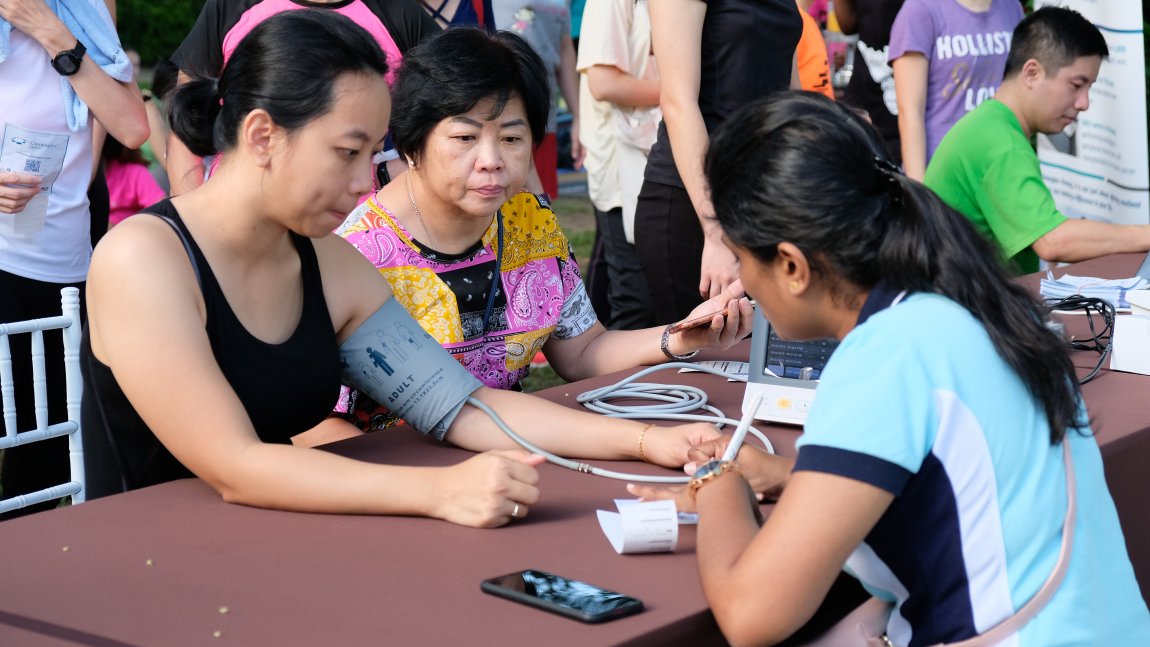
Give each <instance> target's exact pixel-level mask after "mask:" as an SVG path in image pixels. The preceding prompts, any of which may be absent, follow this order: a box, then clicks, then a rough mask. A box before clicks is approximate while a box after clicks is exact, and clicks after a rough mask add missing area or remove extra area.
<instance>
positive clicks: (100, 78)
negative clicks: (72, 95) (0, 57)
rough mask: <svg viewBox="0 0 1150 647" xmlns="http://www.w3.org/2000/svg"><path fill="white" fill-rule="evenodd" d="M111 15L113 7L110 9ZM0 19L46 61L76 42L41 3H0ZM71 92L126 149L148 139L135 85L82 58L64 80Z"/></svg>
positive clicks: (37, 0)
mask: <svg viewBox="0 0 1150 647" xmlns="http://www.w3.org/2000/svg"><path fill="white" fill-rule="evenodd" d="M110 10H111V11H112V12H113V15H114V11H115V4H114V3H113V4H111V5H110ZM0 17H3V18H4V19H5V20H7V21H8V22H10V23H11V24H12V27H13V28H15V29H18V30H20V31H22V32H24V33H26V34H28V35H29V36H31V37H32V38H34V39H35V40H36V42H38V43H39V44H40V46H41V47H43V48H44V51H45V52H46V53H47V54H48V56H49V57H54V56H56V54H57V53H59V52H62V51H64V50H68V49H72V48H73V47H75V46H76V42H77V38H76V36H75V35H74V34H73V33H72V32H71V31H70V30H69V29H68V27H67V26H66V25H65V24H64V22H63V21H61V20H60V18H59V17H58V16H57V15H56V14H54V13H52V11H51V10H50V9H49V8H48V6H47V5H46V4H44V0H0ZM68 82H69V83H71V84H72V88H73V89H74V90H75V91H76V94H77V96H79V97H80V99H82V100H83V101H84V103H85V104H87V106H88V109H89V110H91V111H92V115H93V116H94V117H95V118H96V120H97V121H99V122H100V123H101V124H103V126H104V128H106V129H107V130H108V133H109V134H111V135H112V136H113V137H115V138H116V139H117V140H119V141H120V143H122V144H124V145H125V146H127V147H129V148H139V147H140V146H141V145H143V143H144V141H146V140H147V138H148V119H147V116H146V115H145V114H144V102H143V100H142V99H141V97H140V91H139V89H138V88H137V87H136V84H135V81H134V80H133V81H127V82H123V83H122V82H120V81H117V80H116V79H113V78H112V77H110V76H108V74H107V72H105V71H104V70H102V69H101V68H100V66H99V65H97V64H96V62H95V61H93V60H92V57H91V56H89V55H87V54H85V55H84V60H83V62H82V63H81V64H80V69H79V71H77V72H76V73H75V74H73V75H72V76H70V77H68Z"/></svg>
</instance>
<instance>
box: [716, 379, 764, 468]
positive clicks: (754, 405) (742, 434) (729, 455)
mask: <svg viewBox="0 0 1150 647" xmlns="http://www.w3.org/2000/svg"><path fill="white" fill-rule="evenodd" d="M762 404H763V394H762V393H756V394H755V396H754V397H753V398H751V406H749V407H747V410H746V411H744V412H743V417H742V418H741V419H740V420H739V424H738V426H737V427H735V435H733V436H731V442H730V443H728V444H727V451H725V452H723V458H722V459H721V460H723V461H733V460H735V457H736V456H738V455H739V448H740V447H742V446H743V440H745V439H746V437H747V430H748V429H750V428H751V421H752V420H754V419H755V414H756V413H758V411H759V406H760V405H762Z"/></svg>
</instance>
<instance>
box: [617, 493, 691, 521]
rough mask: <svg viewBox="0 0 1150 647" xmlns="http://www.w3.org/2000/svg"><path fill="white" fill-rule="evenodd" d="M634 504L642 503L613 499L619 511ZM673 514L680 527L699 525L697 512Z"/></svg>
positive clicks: (634, 500)
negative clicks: (677, 518)
mask: <svg viewBox="0 0 1150 647" xmlns="http://www.w3.org/2000/svg"><path fill="white" fill-rule="evenodd" d="M636 503H642V501H641V500H640V499H615V507H616V508H620V509H622V508H623V506H627V505H635V504H636ZM675 514H676V515H677V516H678V517H679V525H680V526H693V525H695V524H697V523H699V513H698V512H682V511H677V512H676V513H675Z"/></svg>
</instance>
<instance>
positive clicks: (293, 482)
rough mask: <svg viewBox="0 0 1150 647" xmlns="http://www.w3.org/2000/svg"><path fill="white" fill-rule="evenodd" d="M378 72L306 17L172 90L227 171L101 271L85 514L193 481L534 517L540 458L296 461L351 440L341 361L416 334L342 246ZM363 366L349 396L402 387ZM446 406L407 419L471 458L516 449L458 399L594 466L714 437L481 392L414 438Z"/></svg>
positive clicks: (93, 329) (453, 517)
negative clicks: (341, 405)
mask: <svg viewBox="0 0 1150 647" xmlns="http://www.w3.org/2000/svg"><path fill="white" fill-rule="evenodd" d="M289 52H290V55H287V54H288V53H289ZM317 71H319V72H317ZM385 72H386V63H385V59H384V57H383V54H382V53H381V52H380V50H379V48H378V46H377V45H376V44H375V42H374V41H373V40H372V39H371V37H370V36H368V35H367V33H366V32H364V31H362V30H361V29H359V28H358V27H356V26H355V25H354V24H353V23H351V22H350V21H349V20H348V19H347V18H344V17H343V16H340V15H338V14H335V13H333V12H326V11H313V10H306V9H305V10H300V11H291V12H286V13H282V14H279V15H276V16H273V17H271V18H269V19H268V20H267V21H265V22H263V23H261V24H260V25H258V26H257V27H256V28H255V29H253V30H252V32H251V34H249V35H248V36H247V37H246V38H245V39H244V40H243V41H242V42H241V43H240V45H239V46H238V48H237V49H236V50H235V52H234V54H233V56H232V58H231V60H230V61H229V63H228V65H227V66H226V67H225V68H224V71H223V75H222V77H221V78H220V80H219V81H218V83H217V82H215V81H212V80H195V81H192V82H190V83H187V84H185V85H183V86H181V88H180V89H179V90H177V92H176V94H175V96H174V97H173V99H172V101H171V104H172V105H171V115H172V117H171V118H172V126H173V132H174V133H175V134H176V135H177V136H178V137H180V139H181V140H183V141H184V143H185V144H187V145H188V147H189V149H190V150H191V151H192V152H194V153H196V154H199V155H208V154H213V153H217V152H219V153H220V155H221V160H222V161H221V163H220V165H219V168H218V170H217V171H216V172H215V173H214V174H213V175H212V177H211V178H209V179H208V180H207V181H206V182H205V183H204V184H203V185H202V186H201V187H200V188H198V189H196V190H194V191H192V192H190V193H187V194H185V195H181V196H179V197H176V198H173V199H172V200H170V201H165V202H162V203H160V204H157V205H154V206H153V207H151V208H149V209H148V210H147V212H146V213H145V214H141V215H138V216H133V217H132V218H129V219H127V220H125V221H124V222H123V223H121V224H120V225H118V226H117V227H116V228H115V229H114V230H112V231H111V232H110V233H109V234H108V235H107V236H106V237H105V238H104V240H103V241H102V242H101V244H100V245H99V247H98V248H97V250H96V251H95V252H94V254H93V259H92V267H91V271H90V274H89V280H88V291H89V292H88V294H89V327H88V330H87V331H86V335H85V339H84V344H83V349H82V363H83V367H84V371H85V378H86V380H85V394H84V400H83V418H84V421H83V422H84V424H83V434H84V442H85V445H86V450H87V451H86V456H85V464H86V467H87V478H88V488H89V492H88V496H89V498H95V497H98V496H102V495H106V494H111V493H115V492H121V491H125V490H130V489H134V488H138V487H142V486H145V485H150V484H155V483H162V482H165V481H170V480H172V479H176V478H180V477H185V476H191V475H195V476H199V477H200V478H202V479H204V480H205V481H206V482H207V483H208V484H210V485H211V486H212V487H214V488H215V489H216V490H217V491H218V492H220V494H221V495H222V496H223V497H224V498H225V499H227V500H229V501H234V502H240V503H245V504H248V505H255V506H263V507H272V508H281V509H290V510H301V511H314V512H347V513H377V514H415V515H427V516H434V517H438V518H443V519H446V520H449V521H452V522H455V523H460V524H465V525H473V526H483V527H490V526H496V525H501V524H504V523H506V522H508V521H509V520H510V519H511V518H512V517H522V516H524V515H525V514H526V513H527V511H528V506H530V505H532V504H534V503H535V502H536V500H537V499H538V497H539V491H538V489H537V488H536V487H535V486H534V485H533V484H534V483H535V482H536V480H537V478H538V477H537V475H536V474H535V470H534V466H535V465H537V464H538V463H539V462H541V460H542V459H541V457H537V456H531V455H530V454H527V453H526V452H522V451H503V452H488V453H485V454H481V455H479V456H476V457H474V458H471V459H469V460H467V461H464V462H463V463H460V464H458V465H455V466H451V467H446V468H395V467H392V466H387V465H378V464H372V463H365V462H362V461H356V460H353V459H349V458H345V457H341V456H336V455H334V454H331V453H328V452H321V451H317V450H315V449H311V448H308V447H303V446H294V445H292V444H291V441H292V439H293V437H295V436H297V434H300V433H301V432H305V431H308V430H311V429H313V428H316V427H317V425H319V426H320V427H323V428H328V429H332V428H334V429H336V430H337V433H338V434H345V433H352V432H354V431H355V430H354V429H353V428H351V426H350V425H349V424H347V423H345V422H343V421H341V420H338V419H327V420H325V417H326V416H327V415H328V414H329V412H330V411H331V409H332V406H333V405H334V404H335V402H336V398H337V396H338V391H339V382H340V376H341V373H343V374H347V375H349V376H351V377H356V375H355V372H354V371H351V370H349V366H350V365H345V364H343V363H342V360H341V352H342V351H341V346H343V347H344V350H345V351H346V350H347V349H348V348H350V345H349V344H347V343H345V342H346V341H347V340H348V339H349V338H351V337H352V336H353V334H354V333H356V331H357V330H358V329H359V328H360V327H361V325H363V324H364V322H366V321H368V320H369V318H370V319H372V321H377V320H378V319H379V317H380V316H381V314H383V316H388V317H393V318H392V319H388V320H387V324H388V329H389V330H390V329H391V327H392V324H396V325H399V324H401V323H403V322H404V321H407V322H411V323H412V325H415V324H414V322H413V321H412V320H411V319H410V317H409V316H407V315H406V313H405V312H403V311H402V310H401V309H400V310H399V314H395V315H392V314H387V313H391V312H394V308H395V306H394V305H390V304H389V305H388V307H385V304H388V301H389V299H390V296H391V294H390V290H389V288H388V285H387V282H386V281H385V280H384V279H383V278H382V277H381V276H380V275H379V273H378V272H377V271H376V269H375V268H374V267H373V266H372V265H371V264H370V263H369V262H368V261H366V260H365V259H364V258H363V257H362V256H361V255H360V254H359V252H357V251H356V250H355V249H354V248H352V247H351V246H349V245H347V244H346V243H345V242H343V241H342V240H340V239H339V238H337V237H335V236H334V235H332V234H331V231H332V230H333V229H334V228H335V227H336V226H338V225H339V224H340V223H341V221H342V220H343V219H344V217H345V216H346V214H347V213H348V212H349V211H351V210H352V209H353V208H354V207H355V204H356V202H357V200H358V199H359V198H360V197H361V196H363V195H364V194H366V193H368V192H369V191H370V190H371V188H372V187H371V173H372V169H371V157H372V153H373V151H375V150H378V149H379V148H380V147H381V146H382V143H383V139H384V136H385V134H386V132H387V126H388V113H389V107H390V105H389V104H390V100H389V96H388V89H387V85H386V83H385V82H384V73H385ZM336 97H338V100H336ZM496 172H498V169H497V168H496ZM325 278H326V279H327V280H325ZM392 303H394V302H392ZM365 328H366V327H365ZM380 335H381V336H380V340H381V341H382V340H383V339H384V337H385V336H386V335H384V333H382V332H381V333H380ZM409 337H410V336H409ZM356 339H361V337H357V338H356ZM408 341H409V342H411V343H412V344H413V346H414V345H417V342H416V341H415V340H414V339H411V338H409V339H408ZM372 343H373V344H374V343H375V342H374V341H372ZM376 346H380V345H379V344H376ZM367 351H368V354H369V355H371V354H372V353H375V356H373V357H377V359H378V361H377V362H376V367H375V368H372V367H368V371H366V372H364V375H363V379H364V380H366V381H365V382H362V383H361V382H356V383H355V386H357V387H358V388H365V389H366V388H369V387H370V381H371V380H372V379H376V380H378V379H379V378H380V375H382V374H383V373H388V375H390V373H391V372H394V367H393V366H391V365H390V364H388V363H387V362H386V360H385V358H384V357H383V356H382V355H380V354H379V353H376V351H375V350H373V349H372V348H370V347H369V348H368V349H367ZM428 352H430V353H431V354H430V355H425V356H423V357H424V359H425V360H427V361H430V362H431V363H432V364H434V365H436V366H445V369H444V370H445V371H447V372H448V373H450V372H451V371H458V372H461V373H463V374H464V375H467V377H468V379H471V378H470V375H469V374H467V373H466V371H465V369H463V368H462V367H461V366H459V364H458V363H457V362H455V361H454V360H451V359H450V357H449V356H447V354H446V352H444V351H443V350H442V349H441V348H440V347H439V346H438V345H435V344H432V345H431V347H430V350H429V351H428ZM345 357H346V353H345ZM373 361H374V360H373ZM357 368H359V370H363V369H362V367H357ZM370 370H376V371H377V373H376V374H374V375H373V374H370ZM449 377H450V376H449ZM353 381H354V380H353ZM436 388H437V389H439V388H440V387H436ZM440 393H441V390H440V391H437V392H436V393H434V394H432V395H431V396H430V397H427V398H425V400H421V401H420V402H419V403H418V404H416V405H413V408H412V409H410V410H409V413H410V415H409V416H407V419H408V420H409V421H412V422H413V424H414V426H416V427H417V428H418V429H419V430H420V431H422V432H424V433H429V432H434V433H435V434H436V436H437V437H439V438H441V439H444V438H445V439H446V440H449V441H451V442H453V443H455V444H457V445H460V446H462V447H467V448H470V449H474V450H489V449H496V448H506V447H513V444H512V443H511V441H510V440H509V439H508V438H506V437H505V436H504V435H503V434H502V432H500V431H499V430H498V429H497V428H496V427H495V426H494V424H493V423H492V422H491V421H490V420H489V419H488V418H487V416H486V415H485V414H483V413H482V412H480V411H479V410H478V409H475V408H472V407H468V406H463V399H465V398H466V397H467V395H468V393H469V394H470V395H471V397H473V398H476V399H479V400H482V401H483V402H485V403H487V404H488V405H490V406H491V407H493V408H494V409H495V410H497V411H498V412H499V413H500V414H501V415H502V417H503V418H504V419H505V420H506V421H507V422H508V424H510V425H511V427H512V428H515V429H517V430H519V431H520V432H521V433H522V434H523V435H524V436H525V437H527V438H528V439H530V440H531V441H532V442H534V443H536V444H538V445H540V446H542V447H544V448H547V449H549V450H551V451H554V452H559V453H564V454H573V455H579V456H581V457H584V458H608V459H620V458H641V457H646V458H647V459H648V460H651V461H653V462H657V463H659V464H663V465H667V466H674V467H677V466H681V465H683V464H684V463H686V462H687V455H686V454H687V450H688V449H689V448H690V447H691V445H692V444H696V443H699V442H702V441H705V440H709V439H713V438H715V437H716V436H717V435H718V434H717V432H716V431H715V430H714V428H713V427H711V426H710V425H706V424H701V423H700V424H694V425H683V426H680V427H677V428H649V426H648V425H643V424H641V423H638V422H635V421H625V420H613V419H607V418H601V417H598V416H592V415H591V414H587V413H584V412H579V411H574V410H571V409H567V408H565V407H560V406H558V405H555V404H552V403H549V402H546V401H544V400H542V399H539V398H536V397H533V396H528V395H524V394H522V393H514V392H497V391H492V390H490V389H485V388H480V389H478V390H468V393H465V394H464V395H463V398H460V399H459V401H458V406H456V407H455V408H454V409H453V411H452V412H451V413H450V415H448V416H445V417H443V418H440V419H436V420H438V422H435V424H423V425H422V426H421V425H420V424H419V422H418V421H420V420H425V419H426V416H424V415H423V412H424V411H426V410H428V409H430V408H431V407H432V404H429V403H428V402H426V401H430V400H435V399H437V398H439V394H440ZM540 421H545V422H546V427H542V426H540ZM644 442H645V444H641V443H644Z"/></svg>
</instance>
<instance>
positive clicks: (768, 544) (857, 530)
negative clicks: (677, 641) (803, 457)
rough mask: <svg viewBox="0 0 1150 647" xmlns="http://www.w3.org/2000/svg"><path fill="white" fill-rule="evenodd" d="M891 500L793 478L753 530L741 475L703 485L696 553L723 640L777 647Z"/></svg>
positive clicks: (855, 484) (854, 485)
mask: <svg viewBox="0 0 1150 647" xmlns="http://www.w3.org/2000/svg"><path fill="white" fill-rule="evenodd" d="M893 500H894V497H893V495H891V494H890V493H889V492H887V491H885V490H881V489H879V488H877V487H874V486H872V485H868V484H866V483H862V482H860V481H855V480H853V479H848V478H844V477H841V476H835V475H831V474H824V473H819V472H799V473H797V474H794V475H793V476H792V477H791V479H790V482H789V483H788V484H787V487H786V489H785V490H784V491H783V494H782V496H781V497H780V498H779V503H778V505H776V506H775V509H774V511H773V512H772V513H771V516H770V518H769V519H768V520H767V523H766V524H765V525H763V526H762V528H759V525H758V522H757V516H756V513H757V512H758V510H757V507H758V504H757V503H756V502H755V501H754V497H753V496H751V495H750V493H749V488H748V487H747V484H746V482H745V481H743V479H742V478H741V477H739V476H738V475H737V474H735V473H732V472H728V473H727V474H724V475H721V476H719V477H718V478H716V479H714V480H713V481H711V482H708V483H706V484H705V485H703V487H701V488H700V489H699V490H698V493H697V500H696V504H697V507H698V510H699V529H698V535H697V536H698V540H697V546H696V549H695V552H696V553H697V555H698V561H699V578H700V580H701V581H702V585H703V593H704V594H705V595H706V598H707V602H708V603H709V604H710V606H711V610H712V612H713V613H714V614H715V620H716V621H717V622H718V624H719V628H720V629H721V630H722V631H723V635H724V636H725V637H726V639H727V640H728V641H729V642H730V643H731V644H733V645H752V644H754V645H761V644H775V643H777V642H779V641H781V640H783V639H784V638H786V637H787V636H789V635H791V634H792V633H794V632H795V630H797V629H798V628H799V627H801V626H802V625H803V623H805V622H806V621H807V620H809V619H810V618H811V616H812V615H814V612H815V610H816V609H817V608H818V606H819V604H820V603H821V602H822V600H823V598H824V597H825V596H826V593H827V591H828V590H830V586H831V584H832V583H833V582H834V580H835V578H836V577H837V576H838V574H839V572H840V571H841V569H842V566H843V564H844V563H845V562H846V559H847V557H849V556H850V554H851V552H852V551H853V550H854V549H855V548H857V547H858V545H859V544H860V543H861V542H862V540H863V539H864V538H865V537H866V535H867V533H868V532H870V530H871V529H872V528H873V527H874V525H875V524H876V523H877V522H878V520H879V518H880V517H881V516H882V514H883V512H885V511H886V509H887V508H888V507H889V506H890V504H891V502H892V501H893ZM764 582H770V586H764V585H763V583H764Z"/></svg>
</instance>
